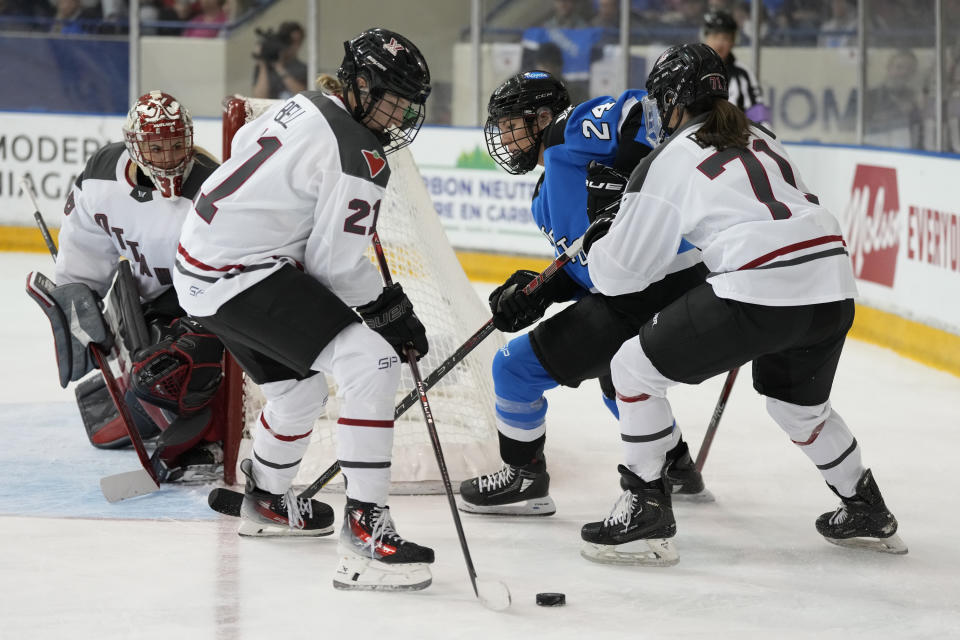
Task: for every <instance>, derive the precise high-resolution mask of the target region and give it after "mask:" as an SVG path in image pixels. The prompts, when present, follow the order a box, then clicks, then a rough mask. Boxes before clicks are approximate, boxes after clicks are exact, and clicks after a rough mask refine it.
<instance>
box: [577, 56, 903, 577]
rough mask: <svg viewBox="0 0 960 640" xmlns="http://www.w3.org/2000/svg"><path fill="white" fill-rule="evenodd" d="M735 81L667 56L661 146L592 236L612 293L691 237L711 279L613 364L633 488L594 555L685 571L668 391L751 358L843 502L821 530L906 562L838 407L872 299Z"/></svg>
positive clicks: (592, 260) (829, 220)
mask: <svg viewBox="0 0 960 640" xmlns="http://www.w3.org/2000/svg"><path fill="white" fill-rule="evenodd" d="M723 72H724V69H723V65H722V62H721V60H720V58H719V57H718V56H717V54H716V53H715V52H714V51H713V50H712V49H711V48H710V47H708V46H707V45H705V44H693V45H681V46H676V47H671V48H670V49H668V50H667V51H666V52H664V53H663V54H662V55H661V56H660V58H659V59H658V60H657V62H656V63H655V64H654V67H653V70H652V71H651V72H650V76H649V78H648V79H647V90H648V92H649V96H648V98H646V102H645V114H646V122H647V131H648V133H649V135H650V140H651V143H652V144H654V145H657V147H656V149H655V150H654V151H653V153H651V154H650V155H649V156H647V157H646V158H645V159H644V160H643V161H641V163H640V164H639V165H638V166H637V168H636V169H635V170H634V172H633V173H632V175H631V176H630V181H629V183H628V185H627V189H626V193H625V195H624V198H623V202H622V205H621V207H620V212H619V214H617V215H616V217H615V218H612V219H606V220H603V219H598V221H597V222H594V223H593V225H591V227H590V229H588V231H587V234H586V236H585V242H584V245H585V247H586V248H587V250H588V252H589V263H588V264H589V269H590V276H591V277H592V278H593V282H594V283H595V284H596V286H597V287H598V288H599V289H600V290H601V291H603V292H604V293H606V294H607V295H618V294H623V293H626V292H629V291H641V290H643V289H645V288H646V287H647V286H648V285H649V284H650V283H651V282H656V281H657V280H658V279H660V278H661V277H662V276H663V269H664V265H667V264H669V261H670V259H671V258H672V257H673V254H674V253H675V251H676V246H677V243H678V242H679V240H680V238H685V239H686V240H688V241H689V242H691V243H693V244H694V245H695V246H697V247H699V248H700V249H701V251H702V252H703V260H704V263H705V264H706V265H707V267H709V269H710V275H709V276H708V278H707V282H706V283H705V284H703V285H701V286H699V287H696V288H694V289H692V290H691V291H689V292H687V293H685V294H684V295H683V296H681V297H680V298H679V299H678V300H677V301H675V302H673V303H672V304H670V305H668V306H667V307H665V308H664V309H662V310H661V311H660V312H659V313H658V314H657V315H656V316H654V317H653V318H652V319H651V320H650V321H648V322H647V323H646V324H644V325H643V327H642V328H641V330H640V335H639V339H638V338H632V339H630V340H628V341H627V342H625V343H624V344H623V346H622V347H621V348H620V350H619V351H618V352H617V354H616V356H615V357H614V359H613V362H612V364H611V371H612V375H613V383H614V386H615V388H616V390H617V404H618V406H619V407H620V431H621V435H622V440H623V442H624V457H625V464H624V465H620V467H619V472H620V476H621V480H620V482H621V487H622V488H623V489H624V492H623V494H622V495H621V497H620V499H619V500H618V501H617V503H616V505H615V506H614V509H613V511H612V512H611V513H610V515H609V516H608V517H607V518H605V519H604V520H601V521H599V522H593V523H590V524H587V525H585V526H584V527H583V529H582V532H581V535H582V538H583V541H584V542H583V547H582V554H583V555H584V556H585V557H586V558H588V559H590V560H595V561H598V562H612V563H630V564H660V565H665V564H672V563H674V562H676V561H677V559H678V557H677V555H676V551H675V549H674V548H673V545H672V543H671V541H670V538H672V537H673V535H674V534H675V532H676V524H675V522H674V517H673V511H672V508H671V502H670V494H669V493H668V492H667V491H665V486H664V479H663V478H662V477H661V468H662V466H663V462H664V456H665V454H666V452H667V451H668V450H669V449H670V447H671V445H672V443H673V442H676V441H677V439H678V438H679V437H680V434H679V433H678V432H677V429H676V428H671V425H673V424H674V421H673V415H672V411H671V408H670V404H669V402H668V401H667V399H666V392H667V389H668V388H669V387H671V386H672V385H675V384H678V383H686V384H697V383H699V382H702V381H703V380H706V379H707V378H710V377H712V376H715V375H717V374H720V373H723V372H725V371H728V370H730V369H732V368H734V367H739V366H742V365H744V364H746V363H748V362H751V361H752V362H753V384H754V388H755V389H756V390H757V391H758V392H759V393H761V394H762V395H764V396H766V397H767V410H768V412H769V413H770V415H771V417H772V418H773V419H774V421H776V423H777V424H778V425H780V427H781V428H783V430H784V431H786V433H787V435H788V436H789V437H790V439H791V440H792V441H793V443H794V444H796V445H797V446H799V447H800V449H801V450H802V451H803V452H804V453H805V454H806V455H807V456H808V457H809V458H810V459H811V461H812V462H813V463H814V464H815V465H816V466H817V468H818V469H819V470H820V473H821V474H822V475H823V477H824V479H825V480H826V482H827V485H828V486H829V487H830V489H831V490H833V492H834V493H836V494H837V495H838V496H839V497H840V500H841V504H840V506H839V508H837V509H836V511H833V512H831V513H825V514H823V515H821V516H820V517H819V518H818V519H817V521H816V527H817V530H818V531H819V532H820V533H821V534H822V535H823V536H824V537H825V538H826V539H827V540H828V541H830V542H833V543H836V544H841V545H853V546H866V547H870V548H873V549H877V550H880V551H887V552H892V553H906V547H905V546H904V545H903V543H902V541H901V540H900V539H899V537H898V536H897V535H896V530H897V521H896V519H895V518H894V516H893V514H891V513H890V511H889V510H888V509H887V507H886V505H885V504H884V501H883V498H882V497H881V495H880V490H879V489H878V488H877V484H876V482H875V481H874V479H873V475H872V473H871V471H870V470H869V469H866V468H864V466H863V464H862V462H861V457H860V448H859V446H858V445H857V441H856V439H855V438H854V437H853V434H852V433H851V432H850V430H849V429H848V428H847V425H846V424H845V423H844V421H843V419H842V418H841V417H840V416H839V415H838V414H837V412H836V411H834V410H833V408H832V407H831V404H830V390H831V386H832V384H833V378H834V374H835V372H836V367H837V363H838V361H839V358H840V352H841V350H842V348H843V342H844V339H845V337H846V333H847V331H848V330H849V328H850V326H851V324H852V322H853V314H854V303H853V297H854V296H855V295H856V285H855V280H854V277H853V271H852V268H851V265H850V260H849V256H848V254H847V250H846V246H845V243H844V239H843V237H842V235H841V231H840V226H839V224H838V223H837V221H836V219H835V218H834V217H833V216H832V215H831V214H830V212H829V211H827V210H826V209H825V208H824V207H823V206H821V205H820V204H819V201H818V199H817V197H816V196H815V195H813V194H812V193H810V192H809V191H808V189H807V188H806V187H805V186H804V184H803V182H802V180H801V179H800V176H799V174H798V172H797V169H796V167H795V166H794V165H793V163H792V162H791V161H790V158H789V156H788V155H787V153H786V151H784V149H783V147H782V146H781V145H780V144H779V142H778V141H777V140H776V138H775V136H774V135H773V134H772V133H770V132H769V131H767V130H766V129H764V128H762V127H760V126H757V125H755V124H751V123H750V122H749V121H747V120H746V118H745V117H744V115H743V113H742V112H741V111H740V110H739V109H737V108H736V107H734V106H733V105H731V104H730V103H729V102H728V101H727V86H726V78H725V76H724V73H723Z"/></svg>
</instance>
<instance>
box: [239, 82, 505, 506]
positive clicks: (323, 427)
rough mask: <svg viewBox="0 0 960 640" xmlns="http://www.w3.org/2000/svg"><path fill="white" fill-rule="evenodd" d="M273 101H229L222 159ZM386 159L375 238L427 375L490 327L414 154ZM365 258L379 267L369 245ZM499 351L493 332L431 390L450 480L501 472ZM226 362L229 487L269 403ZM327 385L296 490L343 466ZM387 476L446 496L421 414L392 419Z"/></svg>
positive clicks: (401, 485) (408, 488)
mask: <svg viewBox="0 0 960 640" xmlns="http://www.w3.org/2000/svg"><path fill="white" fill-rule="evenodd" d="M276 102H277V101H272V100H256V99H249V98H244V97H241V96H234V97H230V98H227V99H225V100H224V111H223V145H224V146H223V158H224V160H226V159H227V158H229V157H230V144H231V141H232V139H233V135H234V134H235V133H236V131H237V130H238V129H239V128H240V127H241V126H243V125H244V124H245V123H246V122H248V121H249V120H251V119H252V118H254V117H256V116H257V115H259V114H260V113H262V112H263V111H265V110H266V109H268V108H269V107H270V106H271V105H273V104H276ZM388 161H389V163H390V171H391V175H390V182H389V184H388V186H387V193H386V196H385V197H384V200H383V205H382V206H381V209H380V216H379V218H378V220H377V233H378V235H379V237H380V240H381V242H382V244H383V247H384V250H385V253H386V256H387V261H388V263H389V264H390V269H391V273H392V275H393V277H394V279H395V280H396V281H397V282H400V283H402V284H403V289H404V291H405V292H406V293H407V295H408V296H409V297H410V299H411V301H412V302H413V305H414V310H415V311H416V313H417V316H418V317H419V318H420V320H421V321H422V322H423V324H424V326H425V327H426V329H427V337H428V339H429V342H430V351H429V353H428V354H427V355H426V356H424V357H423V359H422V360H421V361H420V370H421V372H423V374H424V375H427V374H429V373H430V372H431V371H433V370H434V369H435V368H436V367H437V366H438V365H440V364H441V363H442V362H443V361H444V360H445V359H446V358H447V357H448V356H450V355H451V354H452V353H453V352H454V351H456V349H457V348H458V347H459V346H460V345H461V344H463V343H464V342H465V341H466V340H467V339H468V338H470V336H471V335H472V334H473V333H474V332H475V331H476V330H477V329H478V328H480V327H481V326H482V325H483V323H484V322H486V321H487V320H488V319H489V317H490V311H489V309H488V308H487V306H486V304H485V303H484V302H483V301H482V300H481V299H480V297H479V296H478V295H477V293H476V292H475V291H474V289H473V286H472V285H471V284H470V281H469V280H468V279H467V276H466V274H465V273H464V271H463V268H462V267H461V266H460V263H459V261H458V259H457V256H456V254H455V253H454V250H453V247H452V246H451V245H450V242H449V240H448V239H447V237H446V234H445V232H444V230H443V227H442V226H441V224H440V220H439V216H438V215H437V213H436V211H435V209H434V207H433V202H432V201H431V199H430V196H429V194H428V193H427V190H426V188H425V186H424V183H423V178H422V177H421V175H420V172H419V170H418V168H417V166H416V163H415V162H414V160H413V156H412V155H411V154H410V151H409V148H405V149H401V150H399V151H397V152H394V153H392V154H391V155H390V156H388ZM368 254H369V258H370V259H371V261H373V260H374V254H373V249H372V247H371V248H370V249H369V251H368ZM503 344H504V341H503V337H502V335H501V334H500V333H498V332H494V333H493V334H491V335H490V336H489V337H488V338H487V339H486V340H485V341H484V342H483V343H481V344H480V345H479V346H477V347H476V348H475V349H474V350H473V351H472V352H471V353H470V355H469V356H467V357H466V358H465V359H464V360H463V361H462V362H460V363H459V364H458V365H457V366H456V367H454V368H453V370H451V371H450V372H448V373H447V374H446V375H445V376H444V377H443V378H442V379H441V380H440V381H439V382H438V383H437V384H436V385H435V386H434V387H433V388H432V389H431V390H430V391H429V394H428V395H429V397H430V406H431V409H432V410H433V414H434V419H435V421H436V423H437V430H438V433H439V436H440V441H441V444H442V446H443V451H444V456H445V458H446V462H447V467H448V470H449V472H450V477H451V478H452V479H454V480H462V479H466V478H469V477H472V476H476V475H479V474H481V473H486V472H489V471H491V470H492V469H495V468H497V467H498V466H499V460H500V457H499V454H498V451H497V432H496V424H495V421H494V393H493V379H492V376H491V373H490V365H491V362H492V361H493V357H494V355H495V354H496V351H497V350H498V349H499V348H501V347H502V346H503ZM228 360H229V362H228V366H227V367H226V370H225V384H226V385H227V386H228V392H227V395H228V396H229V397H230V400H229V402H228V408H227V416H226V420H227V422H228V428H227V434H228V435H227V438H226V440H225V442H224V449H225V456H224V458H225V460H224V479H225V481H226V482H227V483H233V482H235V481H236V479H237V477H238V474H237V463H238V460H240V459H243V457H245V456H246V455H249V448H250V441H249V426H250V425H251V424H252V423H253V421H255V420H256V419H257V418H258V416H259V411H260V408H261V406H262V403H263V398H262V396H261V395H260V393H259V391H258V389H257V387H256V385H255V384H253V383H252V381H250V380H248V379H246V376H244V374H243V372H242V370H241V369H240V368H239V367H238V366H237V365H236V363H235V362H233V359H232V358H228ZM402 371H403V373H402V377H401V383H400V387H399V389H398V392H397V402H398V403H399V401H400V400H402V399H403V398H404V397H405V396H406V395H407V394H408V393H409V392H410V390H411V389H413V388H414V382H413V377H412V375H411V374H410V371H409V370H408V368H407V367H403V369H402ZM328 381H329V382H330V383H331V388H330V401H329V402H328V404H327V412H326V415H325V416H324V417H322V418H321V419H320V420H318V421H317V424H316V425H315V427H314V432H313V435H312V437H311V444H310V447H309V449H308V451H307V454H306V455H305V456H304V459H303V461H302V463H301V465H300V469H299V472H298V474H297V477H296V479H295V480H294V484H295V485H298V486H302V485H306V484H309V483H310V482H312V481H313V480H314V479H315V478H316V477H317V476H319V475H320V473H322V472H323V471H324V470H325V469H326V468H327V467H329V466H330V465H331V464H332V463H333V462H334V461H335V460H336V459H337V458H336V441H335V436H336V429H335V422H336V418H337V414H338V410H339V406H338V401H337V398H336V386H335V383H336V381H335V380H333V379H332V378H330V377H329V376H328ZM391 469H392V474H391V475H392V480H393V486H392V488H391V491H392V492H393V493H401V492H403V493H434V492H439V491H442V485H441V483H440V471H439V469H438V468H437V464H436V460H435V457H434V454H433V449H432V447H431V445H430V437H429V433H428V431H427V428H426V425H425V424H424V419H423V415H422V413H421V411H420V409H419V407H418V406H414V407H411V408H410V409H409V410H408V411H407V412H406V413H405V414H404V415H403V416H401V417H400V418H398V419H397V420H396V423H395V427H394V446H393V462H392V467H391Z"/></svg>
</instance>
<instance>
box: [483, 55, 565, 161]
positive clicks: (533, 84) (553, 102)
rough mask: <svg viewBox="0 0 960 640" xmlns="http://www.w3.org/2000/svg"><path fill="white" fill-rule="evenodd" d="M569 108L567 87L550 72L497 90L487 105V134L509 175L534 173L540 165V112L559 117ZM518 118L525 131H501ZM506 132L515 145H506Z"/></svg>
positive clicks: (524, 77)
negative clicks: (538, 163) (535, 168)
mask: <svg viewBox="0 0 960 640" xmlns="http://www.w3.org/2000/svg"><path fill="white" fill-rule="evenodd" d="M569 106H570V96H569V94H568V93H567V89H566V87H565V86H564V85H563V83H562V82H560V81H559V80H557V79H556V78H554V77H553V76H552V75H550V74H549V73H547V72H546V71H526V72H523V73H519V74H517V75H515V76H513V77H512V78H510V79H509V80H507V81H506V82H504V83H503V84H501V85H500V86H499V87H497V89H496V90H495V91H494V92H493V95H492V96H491V97H490V102H489V103H488V105H487V113H488V117H487V122H486V124H485V125H484V129H483V134H484V138H485V139H486V143H487V151H488V152H489V154H490V157H491V158H493V160H494V162H496V163H497V164H498V165H500V166H501V167H503V169H504V170H505V171H506V172H507V173H511V174H513V175H518V174H523V173H527V172H529V171H531V170H532V169H533V168H534V167H536V166H537V162H539V159H540V145H541V143H542V141H543V134H544V128H543V127H540V126H539V124H538V122H537V121H538V118H539V115H540V113H542V112H544V111H547V112H549V113H550V114H551V115H552V116H554V117H555V116H557V115H558V114H559V113H561V112H563V111H564V110H565V109H567V108H568V107H569ZM518 118H519V119H521V120H522V122H523V131H522V132H520V131H517V130H511V131H510V132H506V131H503V130H501V128H500V123H501V122H503V121H504V120H507V119H510V120H514V119H518ZM505 133H510V134H511V136H510V137H511V140H512V142H511V143H506V144H505V143H504V141H503V138H504V134H505ZM511 147H512V149H511Z"/></svg>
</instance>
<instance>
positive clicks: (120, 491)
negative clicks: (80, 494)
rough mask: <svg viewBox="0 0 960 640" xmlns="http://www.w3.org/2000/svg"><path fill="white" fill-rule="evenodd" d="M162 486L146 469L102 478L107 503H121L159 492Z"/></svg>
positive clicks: (101, 486) (101, 483)
mask: <svg viewBox="0 0 960 640" xmlns="http://www.w3.org/2000/svg"><path fill="white" fill-rule="evenodd" d="M159 490H160V485H158V484H157V483H156V481H155V480H154V479H153V478H152V477H151V476H150V474H149V473H147V471H146V469H135V470H133V471H126V472H124V473H118V474H116V475H112V476H107V477H105V478H100V491H102V492H103V497H104V498H106V499H107V502H120V501H121V500H127V499H129V498H136V497H137V496H144V495H147V494H148V493H153V492H154V491H159Z"/></svg>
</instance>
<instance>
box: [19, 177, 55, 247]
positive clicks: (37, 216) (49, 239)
mask: <svg viewBox="0 0 960 640" xmlns="http://www.w3.org/2000/svg"><path fill="white" fill-rule="evenodd" d="M20 188H21V189H23V190H24V191H26V192H27V195H28V196H30V202H32V203H33V219H34V220H36V222H37V226H38V227H39V228H40V235H42V236H43V241H44V242H45V243H46V244H47V249H48V250H49V251H50V255H51V256H52V257H53V261H54V262H56V261H57V245H56V244H54V242H53V236H52V235H50V229H48V228H47V223H46V222H44V220H43V215H42V214H41V213H40V205H39V204H38V203H37V196H36V194H35V193H34V191H33V183H32V182H31V181H30V179H29V177H28V176H23V178H21V179H20Z"/></svg>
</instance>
